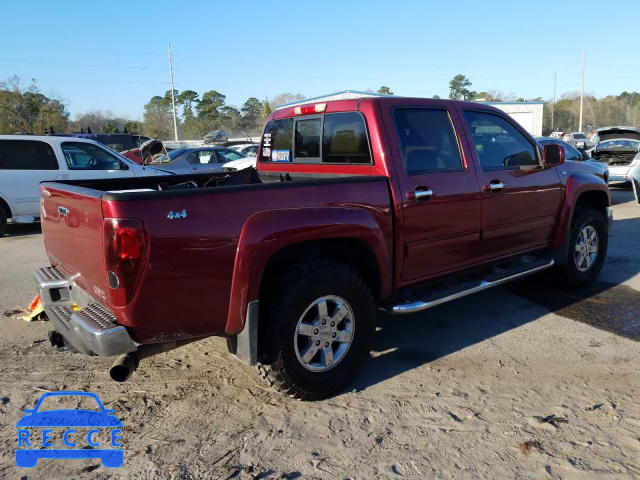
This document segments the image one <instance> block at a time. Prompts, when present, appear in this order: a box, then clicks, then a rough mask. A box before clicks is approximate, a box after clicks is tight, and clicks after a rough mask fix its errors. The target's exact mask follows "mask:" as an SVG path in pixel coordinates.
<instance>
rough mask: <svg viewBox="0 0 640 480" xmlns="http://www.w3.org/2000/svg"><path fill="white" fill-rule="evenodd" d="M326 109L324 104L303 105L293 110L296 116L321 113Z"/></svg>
mask: <svg viewBox="0 0 640 480" xmlns="http://www.w3.org/2000/svg"><path fill="white" fill-rule="evenodd" d="M326 109H327V104H326V103H316V104H315V105H305V106H304V107H296V108H294V109H293V111H294V112H295V114H296V115H310V114H312V113H322V112H324V111H325V110H326Z"/></svg>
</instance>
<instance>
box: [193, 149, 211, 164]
mask: <svg viewBox="0 0 640 480" xmlns="http://www.w3.org/2000/svg"><path fill="white" fill-rule="evenodd" d="M187 160H188V161H189V163H194V164H201V163H218V158H217V157H216V154H215V151H213V150H198V151H197V152H192V153H190V154H189V155H188V156H187Z"/></svg>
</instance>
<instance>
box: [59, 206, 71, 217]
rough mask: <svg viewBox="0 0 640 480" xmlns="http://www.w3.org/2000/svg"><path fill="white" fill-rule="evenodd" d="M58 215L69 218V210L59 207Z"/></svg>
mask: <svg viewBox="0 0 640 480" xmlns="http://www.w3.org/2000/svg"><path fill="white" fill-rule="evenodd" d="M58 213H59V214H60V215H64V216H65V217H67V216H69V209H68V208H65V207H58Z"/></svg>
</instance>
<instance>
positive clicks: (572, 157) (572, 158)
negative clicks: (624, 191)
mask: <svg viewBox="0 0 640 480" xmlns="http://www.w3.org/2000/svg"><path fill="white" fill-rule="evenodd" d="M535 138H536V140H537V141H538V143H539V144H540V145H542V146H543V147H544V146H545V145H549V144H554V145H561V146H563V147H564V151H565V153H566V155H567V156H566V160H567V161H569V162H586V163H588V164H590V165H593V166H594V167H597V168H598V169H600V171H601V173H602V179H603V180H604V181H605V183H606V184H607V185H608V184H609V177H610V175H611V174H610V173H609V168H608V167H607V164H606V163H603V162H598V161H596V160H594V159H593V158H591V157H589V155H587V154H586V153H584V152H580V151H578V149H577V148H574V147H573V146H572V145H569V144H568V143H567V142H565V141H563V140H560V139H558V138H551V137H535Z"/></svg>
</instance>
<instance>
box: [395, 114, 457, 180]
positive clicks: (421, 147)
mask: <svg viewBox="0 0 640 480" xmlns="http://www.w3.org/2000/svg"><path fill="white" fill-rule="evenodd" d="M393 120H394V122H395V124H396V131H397V132H398V139H399V140H400V148H401V150H402V157H403V158H404V167H405V169H406V171H407V173H408V174H409V175H420V174H425V173H434V172H447V171H451V172H456V171H460V170H463V169H464V167H463V165H462V159H461V157H460V148H459V147H458V141H457V139H456V136H455V134H454V132H453V125H452V123H451V119H450V118H449V114H448V113H447V111H446V110H436V109H426V108H396V109H395V110H394V111H393Z"/></svg>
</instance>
